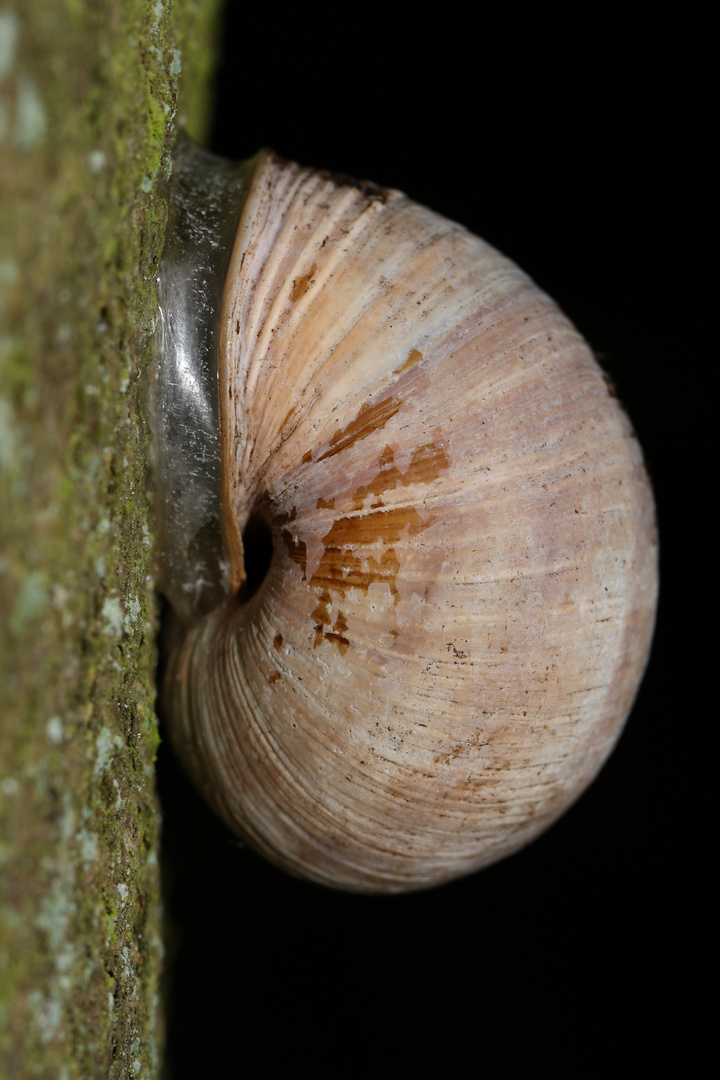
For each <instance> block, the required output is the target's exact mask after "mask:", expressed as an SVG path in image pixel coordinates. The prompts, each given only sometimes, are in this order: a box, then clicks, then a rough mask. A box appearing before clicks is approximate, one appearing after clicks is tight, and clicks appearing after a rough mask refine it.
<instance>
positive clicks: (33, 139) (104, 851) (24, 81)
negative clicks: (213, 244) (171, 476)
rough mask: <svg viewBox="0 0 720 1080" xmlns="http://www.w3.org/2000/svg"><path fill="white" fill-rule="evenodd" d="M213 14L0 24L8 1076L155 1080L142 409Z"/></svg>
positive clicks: (48, 7) (159, 9)
mask: <svg viewBox="0 0 720 1080" xmlns="http://www.w3.org/2000/svg"><path fill="white" fill-rule="evenodd" d="M218 8H219V0H176V2H175V3H174V4H173V2H172V0H103V2H100V3H98V2H97V0H63V2H60V3H58V0H15V2H14V3H11V4H10V6H4V7H2V8H0V506H2V507H3V510H2V513H1V514H0V542H1V544H2V546H1V547H0V695H1V696H0V1075H2V1076H3V1077H7V1078H8V1080H14V1078H15V1077H26V1076H38V1077H45V1076H48V1077H50V1076H52V1077H53V1078H62V1080H74V1078H76V1077H77V1078H79V1077H100V1076H102V1077H112V1078H114V1077H128V1076H137V1077H146V1078H151V1077H154V1076H156V1075H158V1071H159V1068H160V1058H161V1044H162V1032H161V1029H162V1022H161V1017H160V1010H159V1006H158V1000H159V993H158V988H159V980H160V972H161V959H162V945H161V928H160V892H159V873H158V857H157V845H158V834H159V822H158V813H157V805H156V800H155V794H154V787H153V762H154V755H155V749H156V746H157V738H158V737H157V729H156V723H155V716H154V686H153V680H154V634H155V618H156V615H155V602H154V592H153V541H152V527H151V521H150V518H149V510H148V499H147V481H146V459H147V453H146V451H147V434H146V432H145V430H144V425H143V422H142V419H141V411H140V409H139V398H140V396H141V385H142V374H143V371H144V368H145V366H146V364H147V359H148V350H149V342H150V336H151V333H152V327H153V320H154V316H155V285H156V273H157V267H158V261H159V258H160V254H161V251H162V244H163V230H164V224H165V218H166V202H165V196H164V181H165V180H166V179H167V177H168V175H169V171H170V168H171V164H170V149H171V145H172V141H173V138H174V135H175V131H176V127H177V125H178V122H179V121H180V119H181V118H182V119H183V120H184V122H185V126H187V128H188V129H189V130H190V132H191V133H193V134H195V135H196V136H200V137H201V136H202V131H203V125H204V120H205V116H206V115H207V107H208V83H209V79H208V76H209V74H210V72H211V69H212V63H213V55H214V52H213V45H214V31H215V25H216V18H217V13H218Z"/></svg>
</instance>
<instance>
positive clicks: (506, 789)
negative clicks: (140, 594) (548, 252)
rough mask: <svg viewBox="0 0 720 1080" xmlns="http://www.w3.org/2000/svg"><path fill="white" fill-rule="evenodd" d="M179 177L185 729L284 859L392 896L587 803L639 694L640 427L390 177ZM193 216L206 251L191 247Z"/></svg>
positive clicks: (171, 489) (271, 169)
mask: <svg viewBox="0 0 720 1080" xmlns="http://www.w3.org/2000/svg"><path fill="white" fill-rule="evenodd" d="M177 174H178V177H179V179H178V181H177V185H178V190H179V189H180V188H183V187H184V191H185V194H184V195H182V196H180V195H178V194H177V191H176V193H175V210H174V214H175V219H176V223H177V222H178V221H180V222H181V227H180V229H179V232H180V239H179V240H173V241H171V245H170V248H169V253H168V254H166V260H165V268H164V271H163V275H164V276H163V284H162V289H161V307H162V312H163V315H162V324H161V331H162V337H163V341H162V347H161V350H162V354H163V358H161V360H160V366H159V370H158V371H157V372H156V379H155V382H156V389H155V396H154V404H153V406H152V412H153V416H154V420H153V423H154V427H155V432H156V443H157V445H158V455H159V464H158V465H157V470H158V473H159V475H160V476H161V480H162V485H163V488H164V492H165V496H164V498H165V534H164V535H165V541H164V543H165V549H166V552H167V569H166V570H165V580H164V588H165V590H166V591H167V592H168V594H169V595H170V597H171V599H172V602H173V605H174V606H175V608H176V610H177V611H178V612H179V615H180V617H181V619H182V620H183V621H184V623H185V625H186V630H185V632H184V636H183V638H182V640H181V642H180V643H179V644H178V646H177V647H176V648H175V651H174V653H173V657H172V660H171V663H170V666H169V671H168V675H167V679H166V685H165V700H166V711H167V714H168V719H169V724H170V731H171V737H172V741H173V743H174V745H175V747H176V749H177V752H178V753H179V755H180V757H181V759H182V761H183V762H184V764H185V767H186V768H187V770H188V771H189V773H190V774H191V776H192V777H193V778H194V780H195V782H196V784H197V785H198V786H199V788H200V789H201V791H202V792H203V793H204V795H205V797H206V798H207V800H208V801H209V802H210V804H211V805H212V806H213V807H214V808H215V810H216V811H217V813H218V814H219V815H220V816H221V817H222V818H223V819H224V820H225V821H226V822H227V824H228V825H229V826H230V828H232V829H233V830H235V831H236V832H237V833H239V834H240V835H241V836H243V837H244V838H245V839H246V840H247V841H248V842H249V843H250V844H251V845H252V846H254V847H255V848H256V849H257V850H259V851H261V852H262V853H264V854H265V855H266V856H267V857H268V858H270V859H271V860H272V861H273V862H275V863H276V864H277V865H279V866H282V867H284V868H285V869H287V870H288V871H290V872H291V873H293V874H296V875H300V876H305V877H308V878H311V879H313V880H315V881H318V882H323V883H326V884H330V885H334V886H338V887H342V888H347V889H353V890H362V891H380V892H392V891H399V890H406V889H416V888H421V887H425V886H429V885H433V884H437V883H439V882H442V881H445V880H448V879H450V878H453V877H456V876H458V875H461V874H466V873H469V872H471V871H473V870H476V869H478V868H479V867H482V866H485V865H486V864H488V863H491V862H493V861H494V860H496V859H499V858H501V857H503V856H505V855H508V854H509V853H511V852H513V851H515V850H516V849H518V848H520V847H521V846H522V845H524V844H526V843H527V842H528V841H529V840H531V839H532V838H534V837H535V836H537V835H538V834H539V833H540V832H542V831H543V830H544V829H545V828H547V826H548V825H549V824H550V823H551V822H552V821H553V820H555V819H556V818H557V817H558V816H559V815H560V814H561V813H562V812H563V811H564V810H565V809H566V808H567V807H568V806H569V804H570V803H572V802H573V800H574V799H576V798H577V797H578V795H579V794H580V793H581V792H582V791H583V789H584V788H585V787H586V786H587V785H588V784H589V783H590V782H591V780H592V779H593V777H594V776H595V775H596V774H597V772H598V770H599V769H600V767H601V765H602V764H603V762H604V761H605V759H606V758H607V756H608V754H609V753H610V752H611V750H612V748H613V746H614V745H615V742H616V740H617V738H618V736H619V734H620V731H621V729H622V726H623V723H624V720H625V718H626V716H627V714H628V712H629V710H630V707H631V704H632V701H633V698H634V696H635V693H636V690H637V687H638V683H639V681H640V678H641V675H642V672H643V670H644V666H645V663H646V659H647V654H648V649H649V644H650V639H651V634H652V627H653V620H654V610H655V602H656V535H655V524H654V510H653V501H652V494H651V490H650V486H649V483H648V479H647V476H646V473H645V469H644V466H643V461H642V455H641V451H640V448H639V446H638V443H637V441H636V439H635V437H634V435H633V431H632V429H631V426H630V424H629V422H628V420H627V418H626V416H625V414H624V413H623V411H622V409H621V408H620V407H619V404H618V402H617V400H615V398H614V396H613V395H612V393H611V392H610V391H609V389H608V385H607V383H606V381H605V379H604V377H603V374H602V372H601V370H600V369H599V367H598V365H597V364H596V362H595V360H594V358H593V356H592V354H591V352H590V350H589V348H588V346H587V345H586V344H585V342H584V341H583V339H582V338H581V337H580V335H579V334H578V332H577V331H576V330H575V329H574V327H573V326H572V325H571V324H570V323H569V321H568V320H567V319H566V318H565V316H564V315H563V314H562V313H561V312H560V311H559V309H558V308H557V306H556V305H555V304H554V303H553V301H552V300H550V299H549V298H548V297H547V296H546V295H545V294H544V293H543V292H541V291H540V290H539V289H538V288H537V287H536V286H535V284H534V283H533V282H532V281H531V280H530V279H529V278H528V277H527V276H526V275H525V274H524V273H523V272H522V271H521V270H519V269H518V267H517V266H515V265H514V264H513V263H512V262H511V261H510V260H509V259H507V258H505V257H504V256H502V255H501V254H499V253H498V252H497V251H495V250H494V249H493V248H492V247H490V246H489V245H488V244H486V243H484V242H483V241H482V240H480V239H478V238H477V237H475V236H473V235H471V234H470V233H469V232H467V231H466V230H465V229H464V228H462V227H461V226H459V225H457V224H455V223H454V222H451V221H448V220H446V219H445V218H443V217H440V216H439V215H437V214H435V213H433V212H431V211H430V210H428V209H426V208H425V207H423V206H419V205H417V204H415V203H413V202H412V201H411V200H410V199H408V198H407V197H406V196H405V195H403V194H401V193H400V192H397V191H388V190H384V189H380V188H377V187H375V186H373V185H371V184H365V183H357V182H353V181H350V180H348V179H347V178H345V177H335V176H331V175H329V174H327V173H324V172H319V171H315V170H312V169H307V168H301V167H300V166H298V165H296V164H292V163H289V162H285V161H282V160H280V159H278V158H277V157H275V156H274V155H272V154H271V153H267V152H264V153H262V154H261V155H260V156H259V158H258V159H257V160H255V161H254V162H251V163H250V164H249V165H246V166H243V167H230V166H228V165H227V164H225V163H221V162H219V161H217V159H211V158H209V156H208V155H205V154H203V153H202V152H200V151H197V150H195V149H193V148H191V147H189V146H187V145H185V146H184V147H183V148H182V150H181V152H180V154H179V156H178V165H177ZM220 174H223V176H224V177H225V180H224V181H223V182H222V183H221V184H220V186H219V190H220V192H221V194H220V195H219V196H217V197H216V195H217V193H216V195H213V196H212V197H209V196H208V189H209V188H212V187H213V184H215V182H216V180H217V177H218V176H219V175H220ZM209 177H210V178H211V179H208V178H209ZM188 192H190V194H189V195H188ZM213 199H214V200H215V201H214V202H213ZM209 204H212V205H211V207H210V209H208V205H209ZM178 207H180V209H178ZM213 207H214V209H213ZM240 208H242V209H241V217H240V224H239V227H238V228H237V233H236V235H235V224H234V223H235V220H236V214H237V213H238V212H240ZM213 214H214V215H215V218H216V219H217V220H218V221H219V220H220V219H222V220H223V221H224V222H225V224H224V226H223V227H222V228H220V229H219V231H214V230H216V225H217V222H215V224H213V223H212V222H210V224H208V222H209V219H210V218H212V216H213ZM208 215H209V216H208ZM213 220H214V219H213ZM189 221H190V222H194V223H195V224H194V225H193V226H192V227H190V226H189V225H188V222H189ZM198 222H199V224H198ZM193 228H195V231H196V232H197V233H198V234H203V235H205V249H204V250H205V255H203V256H202V257H201V256H197V255H192V256H187V255H186V254H180V253H181V252H184V250H185V249H184V246H183V245H184V244H185V242H186V240H187V233H188V231H192V229H193ZM206 234H207V235H206ZM208 235H209V236H210V240H209V242H208V240H207V236H208ZM173 245H174V246H173ZM208 251H210V252H211V255H210V256H209V255H208ZM213 259H214V264H213V265H214V269H215V271H217V272H219V274H220V281H222V278H223V271H224V266H225V264H226V263H227V261H228V259H229V268H228V271H227V276H226V278H225V285H224V293H223V296H222V302H221V303H220V302H219V286H218V285H214V286H213V288H215V289H216V290H217V291H218V296H217V297H216V298H215V300H212V299H211V301H208V300H207V297H205V298H204V299H203V298H202V297H201V300H202V303H203V304H205V307H206V309H207V311H208V312H209V314H208V315H207V317H205V316H200V315H197V314H193V312H194V310H195V309H194V308H193V304H194V303H195V301H196V297H197V294H198V285H197V282H198V280H200V279H202V282H205V283H206V281H207V280H209V278H210V276H211V275H210V274H209V273H206V269H207V268H206V266H205V263H206V262H208V261H209V262H210V263H212V262H213ZM193 260H195V266H196V268H197V266H200V268H201V269H200V270H199V271H197V269H196V271H195V278H194V282H195V283H194V284H191V285H190V287H186V289H185V294H184V298H183V299H181V300H178V296H177V294H178V293H180V292H182V286H181V284H180V282H181V279H183V278H186V277H187V276H188V274H189V273H190V275H191V276H192V272H191V271H189V270H188V266H189V265H190V264H191V263H192V262H193ZM203 260H205V261H203ZM200 291H202V290H201V289H200ZM201 306H202V304H201ZM178 308H181V309H182V310H183V311H184V312H185V314H184V315H178V314H177V311H178ZM193 319H196V320H199V321H200V322H202V321H203V319H205V325H204V330H203V331H202V333H201V334H200V337H201V338H202V342H203V343H202V346H197V348H196V349H195V351H196V352H197V353H198V355H200V357H201V365H200V366H201V367H202V366H203V365H204V366H205V369H206V371H205V375H204V379H205V383H204V389H203V390H202V391H201V392H200V393H199V399H198V400H202V402H204V404H202V405H201V406H199V407H198V409H197V411H198V414H199V415H200V424H199V426H200V427H201V428H203V425H204V428H203V430H205V429H206V436H203V437H202V438H201V439H200V442H199V443H198V444H197V445H195V444H194V443H193V445H192V446H191V447H190V449H189V450H188V448H187V447H188V445H189V444H190V443H191V442H192V440H193V439H195V438H196V437H197V436H196V434H191V433H190V428H191V427H193V425H194V427H195V428H197V426H198V425H197V424H194V421H192V418H191V417H190V416H189V413H190V412H191V411H192V408H191V407H190V406H188V400H189V399H190V398H191V397H192V396H193V394H191V393H189V392H188V391H187V385H189V384H190V383H191V382H192V381H193V378H195V376H194V375H193V376H192V377H191V376H190V375H188V373H187V372H186V370H185V367H184V365H185V364H186V363H188V364H189V354H190V353H191V352H192V351H193V348H192V347H190V346H188V344H187V342H186V341H184V338H183V333H184V331H178V329H177V326H178V325H180V324H183V325H184V324H187V323H190V322H192V321H193ZM183 320H184V322H183ZM178 340H180V341H182V342H183V343H182V345H181V346H178V344H177V343H178ZM216 352H218V353H219V361H218V363H219V368H218V371H219V376H218V382H217V384H215V383H214V382H213V380H214V378H215V374H214V365H213V357H214V356H215V354H216ZM178 357H180V359H178ZM168 358H169V359H168ZM210 369H212V370H210ZM196 381H197V382H198V385H199V384H200V383H202V381H203V380H202V379H198V380H196ZM158 387H159V388H158ZM168 387H169V388H170V389H168ZM216 387H217V388H216ZM193 393H194V392H193ZM215 395H217V399H216V398H215ZM218 403H219V404H218ZM193 408H194V407H193ZM218 415H219V435H218V433H217V432H218V427H217V424H218V420H217V419H216V417H217V416H218ZM203 439H205V441H204V442H203ZM183 447H184V449H183ZM213 447H214V449H213ZM183 454H184V455H185V456H184V458H183ZM178 456H179V457H180V458H181V459H182V460H181V463H180V464H179V465H178V464H177V461H176V458H177V457H178ZM211 459H212V460H211ZM218 463H219V464H218ZM203 483H204V484H206V490H207V491H209V492H210V494H209V495H208V496H207V499H206V500H205V501H206V502H207V506H205V508H204V509H200V510H197V507H198V505H199V504H200V503H202V502H203V498H205V496H203V497H202V498H201V497H200V495H199V494H198V491H199V490H200V488H199V487H198V486H197V485H200V487H201V486H202V484H203ZM178 501H179V502H180V503H184V505H183V508H182V509H181V510H179V511H178V510H176V509H173V505H175V503H176V502H178ZM218 521H220V525H219V526H218ZM203 537H204V540H203V542H202V543H200V539H201V538H203ZM262 537H265V539H266V540H267V542H268V543H271V545H272V555H271V558H270V561H269V566H268V567H267V572H266V573H264V576H263V573H261V574H260V577H261V578H262V580H261V583H259V587H257V582H256V583H255V584H253V583H252V580H250V581H248V580H246V569H245V566H246V556H247V554H248V553H247V552H246V550H245V549H246V548H251V549H252V550H253V551H254V550H255V548H256V547H257V544H258V542H259V541H258V538H262ZM208 538H209V539H208ZM251 555H252V552H251ZM263 572H264V568H263ZM251 578H252V575H251Z"/></svg>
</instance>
